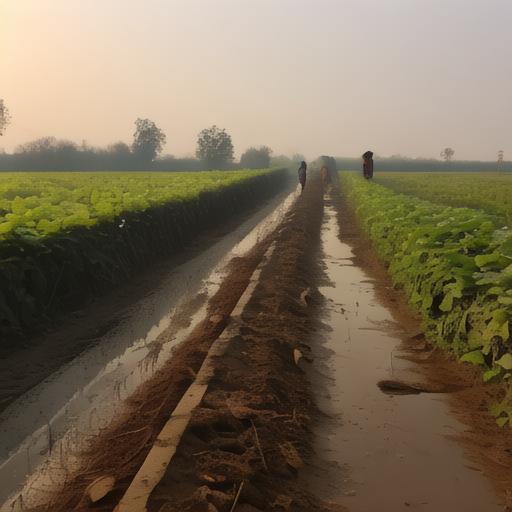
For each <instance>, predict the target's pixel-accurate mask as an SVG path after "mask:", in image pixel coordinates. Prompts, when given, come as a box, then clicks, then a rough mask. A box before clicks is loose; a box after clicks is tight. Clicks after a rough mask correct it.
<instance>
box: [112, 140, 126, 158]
mask: <svg viewBox="0 0 512 512" xmlns="http://www.w3.org/2000/svg"><path fill="white" fill-rule="evenodd" d="M107 151H108V152H110V153H112V154H113V155H119V156H123V157H125V156H129V155H131V153H132V151H131V149H130V146H128V144H126V142H122V141H119V142H114V144H111V145H110V146H108V148H107Z"/></svg>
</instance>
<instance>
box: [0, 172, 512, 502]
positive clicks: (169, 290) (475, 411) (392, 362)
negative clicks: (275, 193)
mask: <svg viewBox="0 0 512 512" xmlns="http://www.w3.org/2000/svg"><path fill="white" fill-rule="evenodd" d="M149 288H150V289H151V290H152V292H151V293H150V294H149V295H147V296H145V297H144V298H143V299H142V300H140V301H138V302H136V303H134V304H133V305H132V306H131V307H130V308H128V309H124V310H123V314H122V315H121V316H122V317H123V318H124V320H123V321H120V322H118V323H116V327H115V328H114V329H111V330H109V331H108V332H107V333H105V334H104V335H103V336H101V337H100V338H99V340H98V342H97V343H96V344H95V345H94V346H93V347H91V348H89V349H88V350H87V351H85V352H84V353H82V354H80V356H78V357H75V358H74V359H73V360H72V361H70V362H69V363H68V364H67V365H65V366H64V367H62V368H61V369H60V370H59V371H58V372H56V373H54V374H53V375H52V377H51V378H50V379H47V380H45V381H44V382H43V383H41V384H40V385H39V386H37V387H36V388H34V389H33V390H32V391H31V392H29V393H28V394H26V395H25V396H24V397H23V399H22V400H18V401H16V402H14V403H13V404H11V405H10V406H9V407H8V408H7V409H6V411H4V413H3V414H2V415H1V416H0V428H1V429H2V437H1V439H2V441H1V445H0V455H1V457H2V463H1V465H0V482H1V483H2V485H1V486H0V489H1V493H2V495H1V496H0V498H2V499H1V500H0V501H4V500H7V501H6V502H5V504H4V506H3V508H2V509H1V510H2V512H4V510H5V511H7V510H37V511H52V512H68V511H71V510H75V511H82V510H83V511H86V510H97V511H113V510H117V512H125V511H126V512H128V511H129V512H137V511H138V510H140V511H141V512H143V511H145V510H148V511H150V512H157V511H158V512H173V511H176V512H177V511H185V512H186V511H191V512H192V511H203V510H204V511H208V512H215V511H220V512H223V511H232V510H236V511H238V512H243V511H246V512H250V511H253V512H254V511H258V510H275V511H287V510H289V511H310V510H318V511H344V510H353V511H354V512H373V511H379V512H388V511H389V512H391V511H393V512H395V511H398V510H408V509H411V510H419V511H434V510H435V511H439V512H444V511H450V512H453V511H461V512H462V511H464V512H481V511H485V512H494V511H502V510H508V509H507V508H505V507H507V505H509V503H507V500H508V497H509V493H508V491H509V490H510V489H512V475H510V473H511V472H510V470H509V467H510V464H511V463H512V436H511V434H510V431H504V430H499V429H498V427H497V426H496V425H495V424H493V421H492V419H491V418H490V417H488V415H487V413H486V411H485V408H486V407H487V405H488V404H489V403H491V402H492V400H493V398H494V397H495V396H496V393H498V392H499V390H495V389H492V387H491V388H490V387H488V386H487V387H484V386H482V385H480V384H479V381H478V377H479V376H478V375H477V374H476V373H475V371H474V370H473V369H467V368H466V367H461V366H460V365H458V364H456V363H454V362H453V361H451V360H450V359H449V358H447V357H445V356H444V355H442V354H439V353H438V352H437V351H435V350H433V349H432V348H431V347H429V346H428V343H426V341H425V340H424V338H423V337H422V335H421V330H420V326H419V322H418V320H417V318H415V316H414V315H413V313H412V312H411V311H410V310H409V309H408V307H407V304H406V302H405V300H404V298H403V297H402V296H401V295H400V293H399V292H397V291H396V290H394V289H393V288H392V286H391V283H390V282H389V278H388V277H387V275H386V272H385V269H384V268H383V267H382V266H381V265H380V264H379V262H378V261H377V259H376V257H375V254H374V253H373V250H372V248H371V244H370V243H369V242H368V240H367V239H366V238H365V237H364V235H363V234H362V233H361V232H360V230H359V227H358V225H357V222H356V220H355V218H354V215H353V212H352V210H351V208H350V206H349V205H347V204H346V202H345V201H344V198H343V193H342V191H341V193H340V191H338V190H337V189H333V188H330V187H329V188H328V189H326V188H325V187H323V185H322V184H321V182H320V180H319V179H316V178H314V177H313V179H311V180H310V181H309V182H308V185H307V187H306V190H305V192H304V194H302V195H299V194H298V193H297V192H296V191H293V192H291V193H289V194H287V195H284V196H281V197H279V198H278V199H277V200H275V201H274V202H271V203H269V204H268V205H267V206H266V208H265V209H263V210H262V211H261V212H259V213H258V214H255V215H254V216H253V217H251V218H250V219H248V220H247V222H246V223H245V224H243V225H242V226H239V227H238V228H236V229H234V230H233V231H232V232H231V233H230V234H227V235H225V236H223V237H221V238H220V239H219V240H218V241H217V242H216V243H215V244H213V245H212V246H211V247H210V248H209V249H208V250H204V251H202V252H200V253H199V254H197V255H196V256H195V257H194V258H190V260H189V261H185V262H183V264H182V265H181V266H180V267H178V269H177V270H176V271H174V272H173V273H171V274H169V275H167V276H166V277H165V279H162V280H161V282H160V286H157V287H154V288H151V287H149ZM6 412H7V414H5V413H6ZM2 450H3V451H2Z"/></svg>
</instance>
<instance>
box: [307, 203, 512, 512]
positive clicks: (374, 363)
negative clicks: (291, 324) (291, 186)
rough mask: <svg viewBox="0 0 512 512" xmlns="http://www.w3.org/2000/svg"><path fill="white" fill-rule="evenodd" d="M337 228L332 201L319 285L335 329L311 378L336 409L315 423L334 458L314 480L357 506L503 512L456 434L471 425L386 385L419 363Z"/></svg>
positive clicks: (362, 511)
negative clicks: (403, 348) (403, 346)
mask: <svg viewBox="0 0 512 512" xmlns="http://www.w3.org/2000/svg"><path fill="white" fill-rule="evenodd" d="M337 234H338V226H337V219H336V215H335V211H334V209H333V208H332V206H331V205H329V204H326V208H325V220H324V227H323V232H322V240H323V250H324V253H325V265H326V272H327V276H328V278H329V280H330V281H331V285H330V286H325V287H323V288H322V289H321V292H322V293H323V295H324V296H325V298H326V300H327V304H328V311H327V316H326V319H325V321H326V323H327V324H328V327H329V328H328V329H327V331H328V332H327V333H326V336H325V344H324V345H323V346H322V347H320V348H319V349H318V350H317V353H316V354H315V363H314V365H313V370H312V379H313V381H314V384H315V386H316V389H317V390H318V396H317V400H318V402H319V405H320V408H321V410H322V411H324V412H325V413H327V414H328V415H329V419H327V420H325V421H324V420H322V421H321V423H320V425H319V426H318V427H317V429H316V432H315V437H316V439H317V442H316V447H315V448H316V453H317V455H318V460H319V461H328V462H326V463H324V462H318V464H316V466H315V468H314V469H313V470H312V474H311V475H308V482H309V483H310V485H312V486H313V488H314V490H315V492H319V493H320V494H321V495H322V496H323V497H324V498H325V499H327V500H329V501H333V502H335V503H339V504H342V505H344V506H346V507H347V508H348V509H349V510H350V511H351V512H373V511H379V512H397V511H399V510H418V511H422V512H430V511H431V512H434V511H435V512H445V511H446V512H448V511H449V512H454V511H461V512H483V511H485V512H494V511H496V512H498V511H501V510H503V508H502V507H501V506H499V504H498V499H497V498H496V496H495V495H494V493H493V491H492V489H491V486H490V483H489V482H488V481H487V480H486V478H485V477H484V476H483V475H482V473H480V472H479V471H478V470H477V469H476V468H472V467H471V465H470V463H469V462H468V461H467V460H466V459H465V456H464V453H463V450H462V448H461V447H460V446H459V445H458V444H457V443H456V442H455V441H454V440H453V438H452V439H450V436H453V435H454V434H456V433H457V432H460V431H462V430H463V429H464V427H463V425H461V424H460V423H459V422H458V421H457V420H456V419H455V418H453V417H452V416H450V413H449V410H448V406H447V404H446V403H445V401H444V400H443V398H442V395H439V394H435V393H419V394H418V393H403V394H401V393H393V392H388V393H384V392H383V390H382V389H380V388H379V387H378V385H377V384H378V383H379V382H380V383H381V387H384V386H383V384H382V383H386V382H388V383H389V382H394V381H395V380H398V381H405V382H407V381H408V379H409V380H410V379H411V378H415V379H416V380H417V379H418V376H417V375H414V373H413V370H414V367H413V363H410V362H408V361H405V360H403V359H400V358H398V357H395V356H396V355H397V352H399V345H400V343H401V341H402V338H401V336H403V332H401V329H400V326H399V325H397V324H396V322H395V321H394V320H393V317H392V315H391V312H390V311H389V310H388V309H386V308H385V307H383V306H382V305H380V304H379V302H378V300H377V298H376V293H375V288H374V285H373V282H372V280H371V279H370V278H369V276H367V275H366V274H365V273H364V272H363V270H362V269H361V268H358V267H357V266H355V265H354V263H353V261H352V251H351V249H350V247H349V246H348V245H347V244H345V243H342V242H340V241H339V239H338V236H337ZM393 385H394V384H389V386H391V387H392V386H393Z"/></svg>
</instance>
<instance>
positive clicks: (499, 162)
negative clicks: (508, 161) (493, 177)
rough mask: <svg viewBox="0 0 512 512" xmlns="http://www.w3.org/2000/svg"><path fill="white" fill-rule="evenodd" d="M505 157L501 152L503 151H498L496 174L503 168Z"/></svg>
mask: <svg viewBox="0 0 512 512" xmlns="http://www.w3.org/2000/svg"><path fill="white" fill-rule="evenodd" d="M504 156H505V153H504V151H503V149H500V150H499V151H498V172H500V171H501V168H502V167H503V158H504Z"/></svg>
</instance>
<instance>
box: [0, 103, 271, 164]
mask: <svg viewBox="0 0 512 512" xmlns="http://www.w3.org/2000/svg"><path fill="white" fill-rule="evenodd" d="M10 120H11V117H10V114H9V111H8V109H7V107H6V106H5V103H4V102H3V100H0V135H3V133H4V131H5V129H6V128H7V126H8V125H9V123H10ZM166 140H167V137H166V134H165V133H164V132H163V130H162V129H161V128H159V127H158V126H157V125H156V124H155V123H154V122H153V121H152V120H150V119H137V120H136V121H135V132H134V134H133V141H132V143H131V144H130V145H128V144H127V143H125V142H116V143H114V144H112V145H110V146H108V147H106V148H96V147H92V146H90V145H89V144H87V143H86V142H83V143H82V144H77V143H75V142H73V141H70V140H65V139H57V138H55V137H42V138H39V139H37V140H33V141H30V142H27V143H26V144H22V145H20V146H18V147H17V148H16V149H15V151H14V152H13V153H5V152H3V153H2V152H0V171H17V170H23V171H69V170H76V171H81V170H84V171H85V170H87V171H106V170H112V171H117V170H134V171H137V170H162V171H166V170H167V171H172V170H181V171H188V170H190V171H193V170H206V169H231V168H235V167H244V168H248V169H261V168H266V167H270V165H271V155H272V150H271V149H270V148H269V147H267V146H260V147H251V148H249V149H247V150H246V151H245V152H244V153H243V154H242V156H241V159H240V162H239V163H235V161H234V146H233V142H232V139H231V136H230V135H229V133H227V131H226V130H225V129H224V128H219V127H218V126H215V125H214V126H211V127H209V128H205V129H204V130H202V131H201V132H200V133H199V135H198V138H197V148H196V158H175V157H173V156H171V155H163V156H162V151H163V148H164V146H165V143H166Z"/></svg>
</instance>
